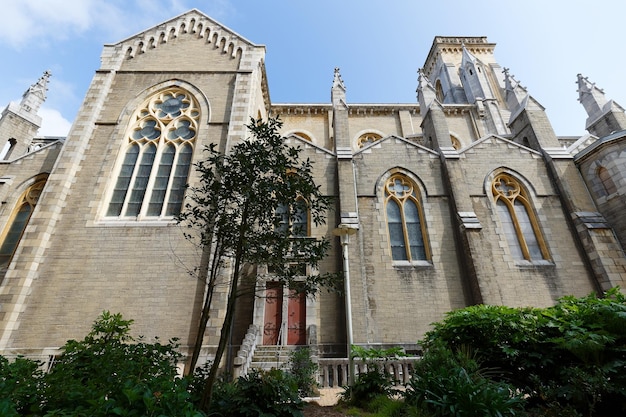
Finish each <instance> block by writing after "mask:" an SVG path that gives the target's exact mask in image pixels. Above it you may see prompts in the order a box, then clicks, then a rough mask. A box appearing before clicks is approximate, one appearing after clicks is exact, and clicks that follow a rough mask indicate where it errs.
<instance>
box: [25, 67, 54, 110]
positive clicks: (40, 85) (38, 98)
mask: <svg viewBox="0 0 626 417" xmlns="http://www.w3.org/2000/svg"><path fill="white" fill-rule="evenodd" d="M51 75H52V74H51V73H50V71H47V70H46V71H44V73H43V75H42V76H41V77H40V78H39V80H38V81H37V82H36V83H35V84H33V85H31V86H30V87H29V88H28V90H26V92H25V93H24V95H23V96H22V101H21V103H20V107H21V108H22V109H23V110H25V111H27V112H30V113H33V114H35V113H37V112H38V111H39V108H40V107H41V105H42V104H43V102H44V101H45V100H46V92H47V91H48V80H49V79H50V76H51Z"/></svg>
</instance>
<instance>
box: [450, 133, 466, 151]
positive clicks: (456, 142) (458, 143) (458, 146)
mask: <svg viewBox="0 0 626 417" xmlns="http://www.w3.org/2000/svg"><path fill="white" fill-rule="evenodd" d="M450 140H451V141H452V147H453V148H454V149H456V150H457V151H458V150H459V149H461V148H462V147H463V145H461V141H459V139H457V138H456V137H455V136H453V135H450Z"/></svg>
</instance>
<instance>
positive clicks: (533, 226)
mask: <svg viewBox="0 0 626 417" xmlns="http://www.w3.org/2000/svg"><path fill="white" fill-rule="evenodd" d="M492 192H493V196H494V201H495V203H496V210H497V212H498V217H499V218H500V222H501V224H502V228H503V230H504V234H505V236H506V240H507V243H508V244H509V249H510V250H511V254H512V255H513V257H514V258H515V259H525V260H529V261H530V260H538V259H550V256H549V253H548V250H547V248H546V245H545V242H544V240H543V237H542V235H541V231H540V229H539V224H538V222H537V219H536V217H535V215H534V212H533V210H532V206H531V204H530V198H529V196H528V192H527V191H526V189H525V188H524V187H523V186H522V184H521V183H520V182H519V181H518V180H517V179H515V178H513V177H512V176H511V175H509V174H506V173H502V174H499V175H497V176H496V178H495V179H494V180H493V183H492Z"/></svg>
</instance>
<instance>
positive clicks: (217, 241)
mask: <svg viewBox="0 0 626 417" xmlns="http://www.w3.org/2000/svg"><path fill="white" fill-rule="evenodd" d="M281 125H282V123H281V122H280V121H279V120H278V119H269V120H268V121H267V122H263V121H262V120H256V121H255V120H252V121H251V123H250V124H249V125H248V126H247V128H248V129H249V131H250V132H251V133H252V137H251V138H249V139H246V140H243V141H241V142H238V143H236V144H234V145H233V146H232V148H230V149H229V150H227V152H224V150H223V149H219V148H218V146H217V145H215V144H213V145H211V146H209V147H207V148H206V149H205V152H206V153H207V157H206V158H205V159H203V160H201V161H200V162H198V163H197V164H196V165H195V167H196V171H197V173H198V175H199V177H200V178H199V181H198V185H197V186H195V187H190V188H189V193H188V197H189V198H188V200H189V203H187V204H186V205H185V208H184V210H183V211H182V212H181V214H180V215H179V216H178V221H179V223H180V224H181V225H182V226H183V227H184V230H185V232H184V233H185V237H186V238H187V239H188V240H190V241H192V242H195V243H196V244H197V245H198V247H199V248H201V251H202V257H201V259H200V263H199V267H198V270H197V274H198V277H199V278H200V279H202V280H206V285H207V291H206V292H205V294H206V296H205V299H204V303H203V307H202V311H201V316H200V320H199V322H198V329H199V331H198V335H197V339H196V342H195V346H194V352H193V356H192V360H191V367H192V368H194V367H195V364H196V362H197V358H198V355H199V352H200V349H201V347H202V342H203V338H204V330H205V329H206V325H207V323H208V320H209V315H210V311H211V303H212V300H213V293H214V291H215V288H216V287H217V286H219V285H226V286H228V288H229V289H228V298H227V304H226V314H225V317H224V319H223V325H222V329H221V331H220V333H219V334H220V339H219V342H218V344H217V350H216V353H215V360H214V362H213V365H212V367H211V369H210V372H209V376H208V378H207V382H206V384H205V392H204V393H203V397H202V400H201V406H202V408H203V409H207V408H208V407H209V403H210V401H211V390H212V389H213V386H214V383H215V381H216V380H217V375H218V370H219V366H220V362H221V358H222V356H223V354H224V350H225V348H226V344H227V341H228V338H229V335H230V333H231V325H232V322H233V317H234V312H235V307H236V304H237V299H238V298H239V297H240V296H241V295H243V294H244V293H245V292H246V291H254V288H255V285H254V284H255V279H256V276H255V274H254V273H248V269H249V268H247V266H249V265H256V264H265V265H267V267H268V269H269V270H271V271H272V273H273V274H274V276H275V279H276V280H277V281H280V282H282V283H283V284H285V285H286V286H287V287H288V288H289V289H293V290H296V291H297V292H299V293H306V294H312V293H315V292H316V291H317V290H318V289H319V288H320V287H322V286H326V287H330V288H336V287H337V285H338V280H337V276H336V275H335V274H316V275H313V276H307V277H306V279H302V275H303V269H306V268H303V267H306V266H307V265H308V266H311V267H312V268H314V269H317V268H316V267H317V266H318V264H319V262H320V261H321V260H322V259H323V258H324V257H325V256H326V252H327V251H328V249H329V246H330V243H329V241H328V240H327V239H311V238H307V237H306V236H302V232H303V231H302V230H300V227H299V226H294V225H298V224H301V223H302V221H301V218H300V217H301V216H302V208H303V205H304V206H305V208H306V211H307V219H310V221H311V222H312V223H313V224H314V225H321V224H323V223H324V222H325V218H326V212H327V211H328V209H329V208H330V200H329V198H327V197H325V196H323V195H322V193H321V191H320V187H319V186H318V185H316V184H315V182H314V179H313V174H312V169H313V166H312V163H311V161H310V160H308V159H303V158H301V152H302V150H301V149H300V148H294V147H290V146H288V145H287V144H286V143H285V141H284V138H283V137H281V135H280V134H279V133H278V131H279V129H280V127H281ZM209 260H210V261H209ZM227 263H228V264H229V265H230V268H225V265H226V264H227Z"/></svg>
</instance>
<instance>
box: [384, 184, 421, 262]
mask: <svg viewBox="0 0 626 417" xmlns="http://www.w3.org/2000/svg"><path fill="white" fill-rule="evenodd" d="M385 206H386V211H387V227H388V231H389V244H390V246H391V257H392V259H393V260H394V261H418V260H427V259H430V253H429V250H428V245H426V244H425V238H424V237H425V236H426V227H425V224H424V216H423V212H422V207H421V204H420V199H419V195H418V193H417V187H416V186H415V185H414V184H413V182H412V181H410V180H409V179H408V178H407V177H406V176H404V175H401V174H394V175H392V176H391V177H390V178H389V179H388V180H387V182H386V183H385Z"/></svg>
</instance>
